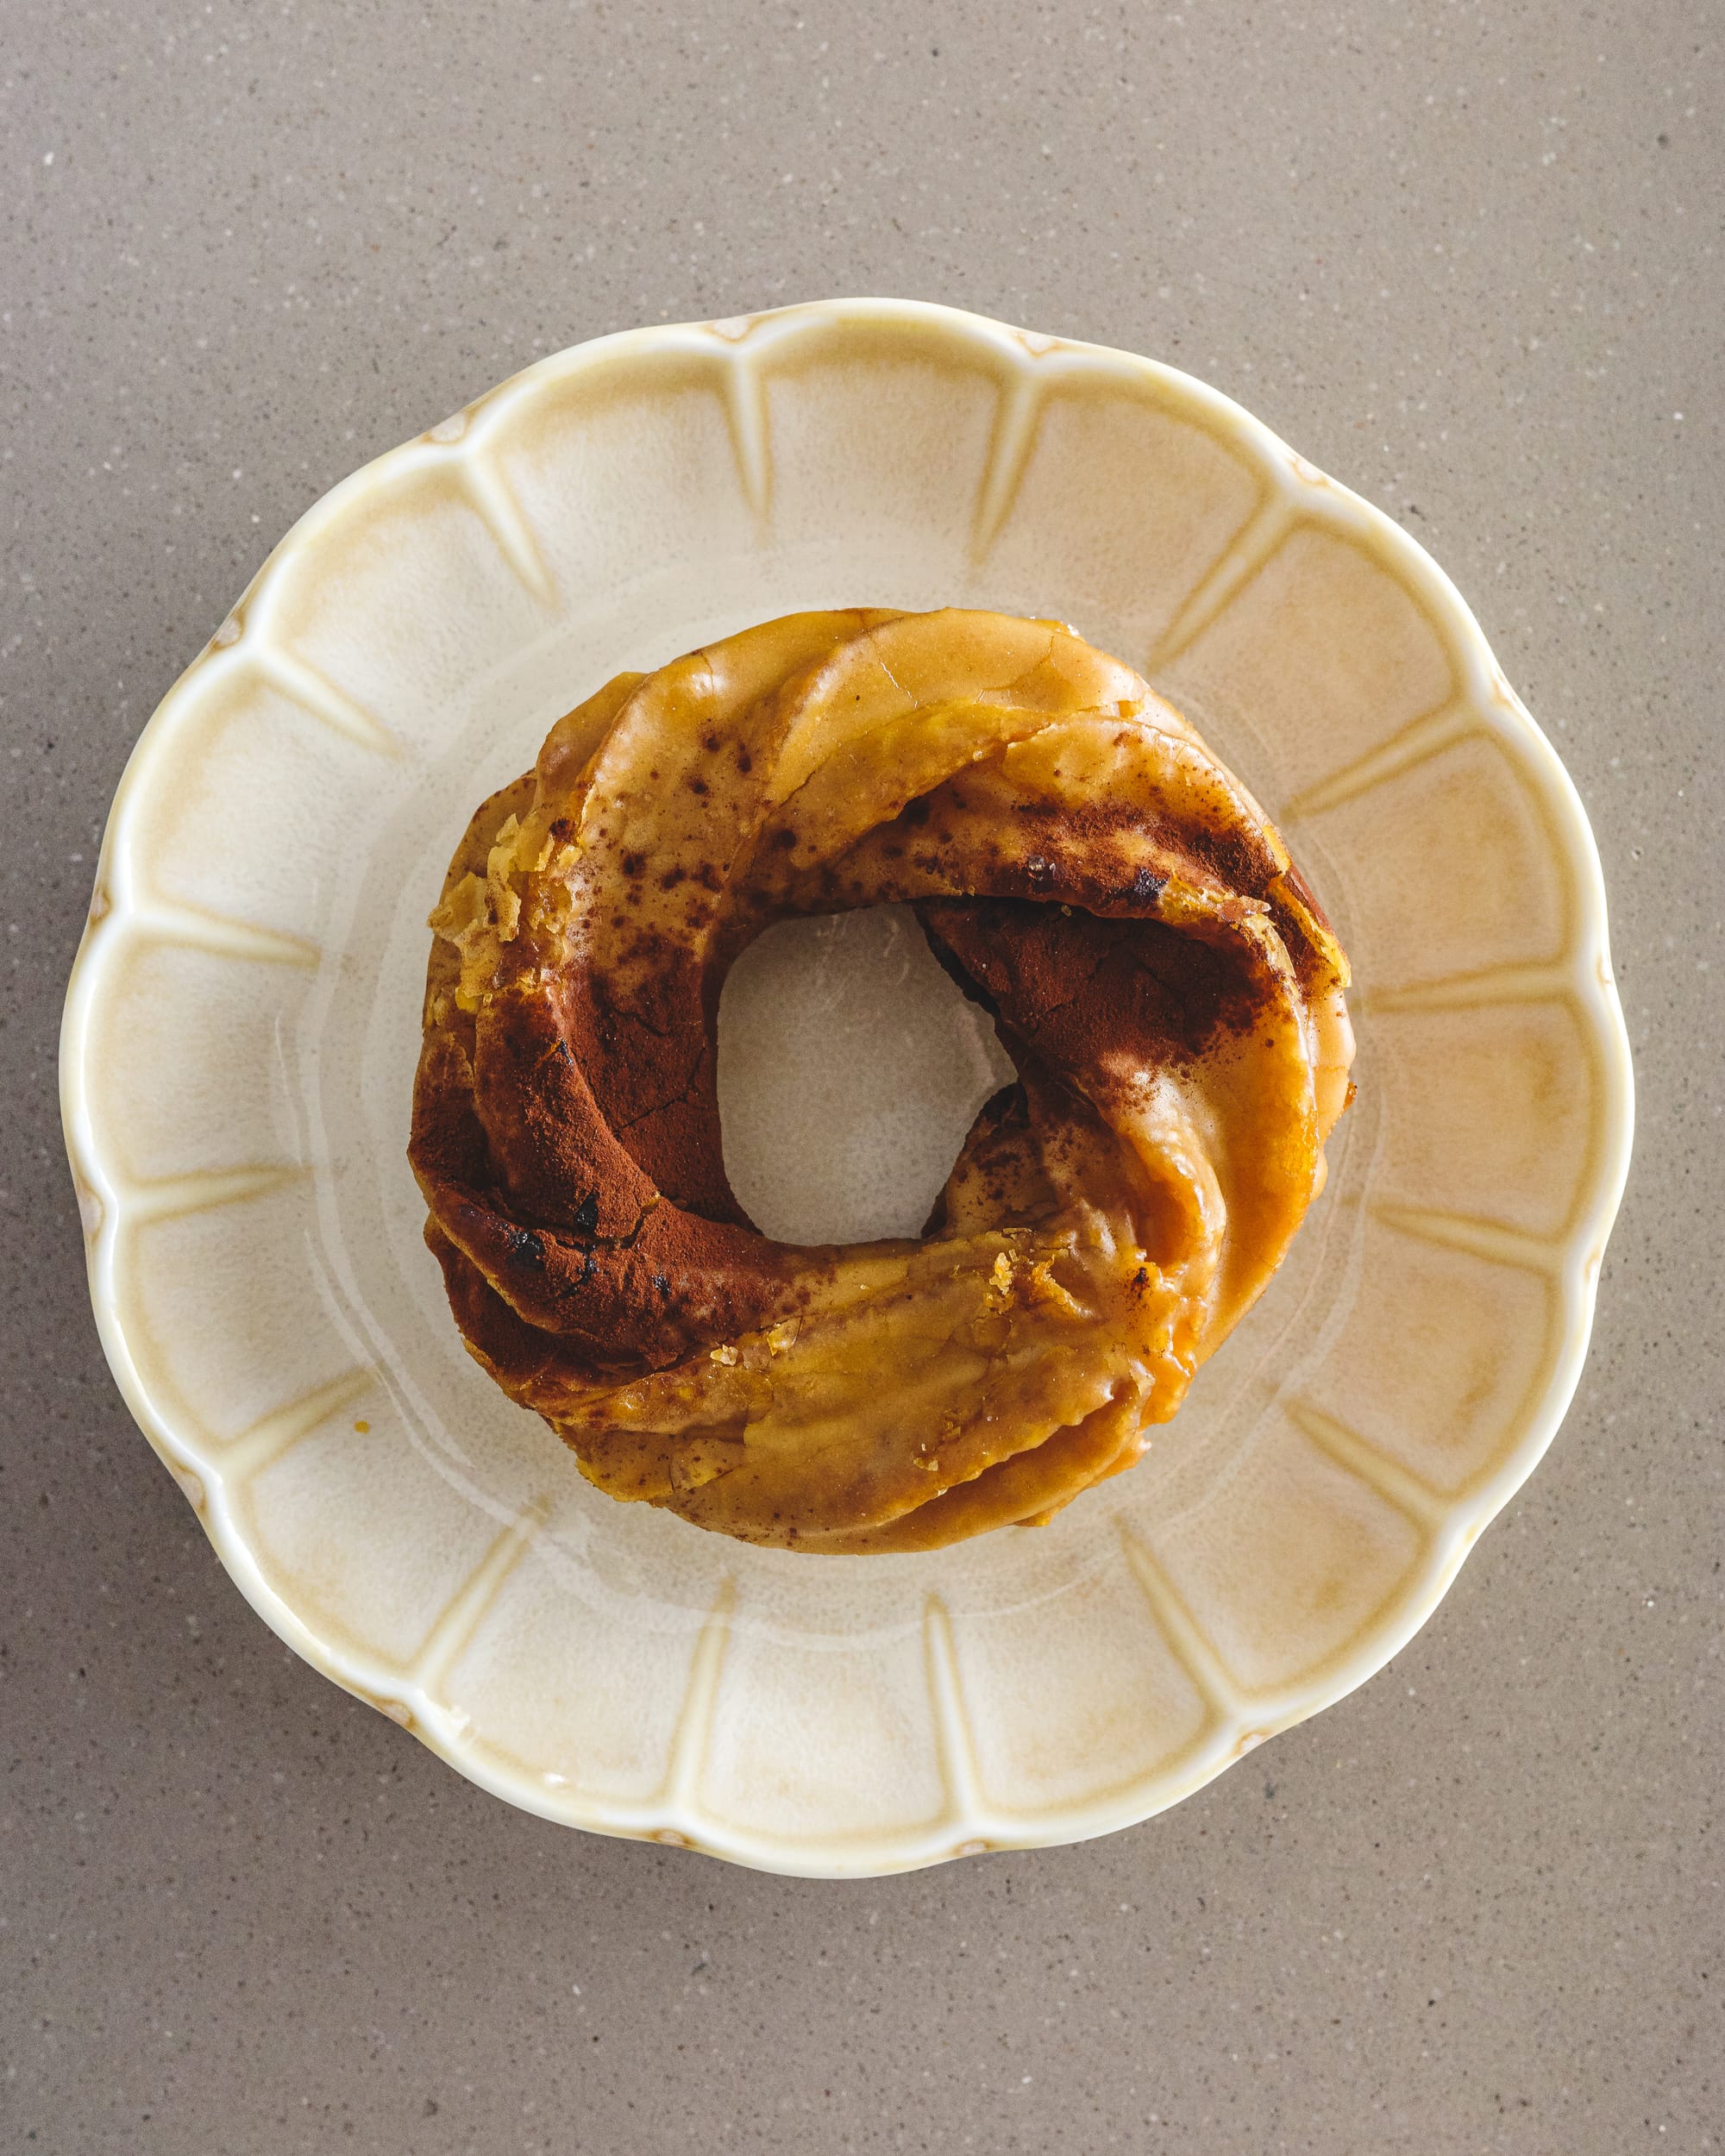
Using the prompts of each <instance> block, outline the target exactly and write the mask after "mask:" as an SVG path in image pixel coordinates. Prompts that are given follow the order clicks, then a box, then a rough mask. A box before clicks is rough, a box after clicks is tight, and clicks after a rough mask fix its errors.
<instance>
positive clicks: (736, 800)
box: [409, 609, 1352, 1551]
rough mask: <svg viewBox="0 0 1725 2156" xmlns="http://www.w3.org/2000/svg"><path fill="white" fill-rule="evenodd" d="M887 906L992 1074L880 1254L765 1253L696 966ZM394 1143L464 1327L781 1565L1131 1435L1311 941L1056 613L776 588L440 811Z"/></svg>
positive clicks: (991, 1499)
mask: <svg viewBox="0 0 1725 2156" xmlns="http://www.w3.org/2000/svg"><path fill="white" fill-rule="evenodd" d="M893 902H908V903H910V904H911V905H913V906H914V907H915V909H916V912H917V917H918V918H919V921H920V922H921V924H922V926H923V929H924V931H925V934H926V936H927V937H928V939H929V942H930V943H931V947H932V949H933V950H934V951H935V953H936V955H937V956H938V958H939V959H940V961H941V962H942V964H943V965H944V966H945V967H946V968H947V969H948V971H949V972H950V974H951V975H952V976H953V978H954V979H955V980H956V981H957V982H958V984H959V985H960V987H962V988H963V990H964V992H965V993H966V994H968V995H969V996H971V997H972V998H974V999H975V1000H976V1001H977V1002H978V1003H979V1004H981V1005H982V1006H983V1007H984V1008H985V1009H986V1010H987V1011H988V1012H989V1013H990V1014H991V1015H992V1017H993V1018H994V1022H995V1025H996V1026H997V1029H998V1031H999V1033H1000V1038H1001V1040H1002V1042H1003V1044H1005V1046H1006V1048H1007V1051H1008V1053H1009V1054H1010V1056H1012V1058H1013V1063H1014V1065H1015V1066H1016V1068H1017V1070H1018V1073H1019V1082H1018V1083H1017V1084H1016V1085H1015V1086H1013V1087H1007V1089H1006V1091H1005V1092H1004V1093H1002V1094H998V1095H997V1096H996V1097H995V1098H994V1100H991V1101H990V1102H989V1103H988V1105H987V1106H985V1108H984V1109H983V1110H982V1113H981V1114H980V1115H979V1116H978V1118H977V1119H976V1122H975V1125H974V1127H973V1128H972V1130H971V1131H970V1133H969V1137H968V1138H967V1139H966V1141H965V1144H964V1146H963V1150H961V1153H960V1155H959V1158H958V1161H957V1163H956V1165H955V1167H954V1169H953V1171H952V1175H951V1176H950V1180H949V1181H948V1184H947V1186H946V1188H945V1190H944V1193H943V1195H942V1198H941V1200H940V1202H939V1204H938V1206H937V1207H936V1209H935V1213H934V1216H933V1218H932V1219H931V1221H930V1223H929V1225H928V1228H927V1230H926V1231H925V1234H924V1236H923V1238H921V1239H920V1240H918V1241H902V1240H900V1241H894V1242H883V1243H875V1244H862V1245H857V1246H855V1247H852V1248H844V1247H839V1246H836V1245H835V1246H813V1247H809V1246H798V1245H791V1244H779V1243H774V1242H771V1241H768V1239H767V1238H764V1237H763V1236H762V1235H761V1234H760V1233H759V1232H757V1230H756V1228H755V1227H754V1225H753V1224H752V1223H751V1222H750V1220H749V1219H748V1218H747V1216H746V1215H745V1214H744V1213H743V1210H742V1208H741V1207H740V1206H739V1205H738V1204H737V1200H736V1197H735V1195H734V1194H733V1193H732V1191H731V1188H730V1185H729V1183H728V1181H726V1178H725V1174H724V1156H723V1150H722V1146H721V1143H720V1134H719V1122H718V1098H717V1089H716V1085H715V1067H714V1031H715V1025H714V1022H715V1017H716V1012H717V1006H718V993H719V989H720V987H721V986H722V984H723V981H724V975H725V973H726V971H727V969H728V968H729V967H730V965H731V962H732V961H733V960H734V958H735V957H736V956H737V952H738V951H739V950H742V949H743V946H744V945H745V944H746V943H748V942H749V941H750V939H751V938H752V937H755V936H756V935H758V934H759V933H760V932H761V931H762V929H763V928H765V927H766V926H768V924H770V923H771V922H773V921H775V920H777V919H781V918H785V917H787V916H789V915H793V914H806V913H820V912H838V911H843V910H845V909H847V908H850V907H853V906H875V905H883V904H888V903H893ZM432 925H433V927H434V928H435V929H436V931H437V936H436V942H435V943H434V945H433V950H432V956H431V961H430V969H429V974H428V980H427V989H426V999H425V1023H424V1039H423V1052H422V1055H421V1059H420V1064H419V1071H418V1075H417V1082H416V1087H415V1094H414V1112H413V1130H412V1138H411V1145H410V1149H409V1150H410V1155H411V1160H412V1163H413V1167H414V1169H415V1172H416V1174H417V1176H418V1179H419V1182H420V1186H421V1188H422V1189H423V1192H424V1194H425V1199H426V1203H427V1206H428V1207H429V1210H430V1219H428V1222H427V1225H426V1239H427V1242H428V1243H429V1244H430V1248H431V1250H433V1252H434V1253H435V1254H436V1257H437V1258H438V1261H439V1263H441V1265H442V1269H443V1275H444V1279H445V1282H446V1284H447V1287H448V1290H449V1301H450V1306H451V1308H452V1310H453V1312H454V1314H455V1320H456V1323H457V1325H458V1326H459V1327H460V1328H461V1333H462V1335H463V1337H464V1338H465V1340H466V1341H467V1345H468V1347H469V1349H470V1351H472V1352H473V1353H474V1356H475V1357H477V1359H478V1360H479V1361H480V1363H481V1364H482V1365H483V1366H484V1367H485V1368H486V1369H488V1370H489V1371H490V1372H491V1374H492V1376H493V1377H494V1378H495V1379H496V1380H497V1382H499V1384H500V1385H501V1386H502V1387H503V1388H504V1389H505V1391H506V1392H507V1393H509V1394H510V1395H511V1397H513V1398H514V1399H516V1400H517V1401H521V1402H522V1403H523V1404H524V1405H526V1406H529V1407H534V1408H536V1410H537V1411H538V1412H539V1413H541V1414H543V1416H544V1417H545V1418H546V1419H547V1420H548V1421H549V1422H550V1423H551V1425H552V1426H553V1427H554V1428H555V1429H556V1430H557V1431H558V1432H559V1433H560V1434H561V1436H562V1437H563V1438H565V1440H566V1441H567V1442H568V1444H569V1445H571V1446H572V1447H573V1448H574V1451H575V1453H576V1455H577V1457H578V1459H579V1461H580V1465H581V1468H582V1471H583V1472H584V1473H585V1474H586V1476H588V1477H589V1479H590V1480H592V1481H593V1482H596V1483H598V1484H599V1487H601V1488H602V1489H606V1490H608V1491H610V1492H611V1493H612V1495H616V1496H618V1497H620V1498H627V1499H642V1500H645V1501H649V1502H650V1503H653V1504H656V1505H660V1506H664V1507H669V1508H670V1509H672V1510H674V1511H676V1512H678V1513H680V1514H682V1515H683V1516H684V1517H685V1518H687V1519H689V1520H693V1521H694V1522H696V1523H697V1524H699V1525H700V1526H708V1527H712V1528H716V1529H718V1530H720V1531H722V1532H727V1533H731V1534H733V1535H737V1536H740V1537H742V1538H743V1539H747V1540H751V1541H756V1542H765V1543H772V1544H777V1545H782V1546H786V1547H790V1548H798V1549H806V1550H811V1551H881V1550H904V1549H915V1548H927V1547H931V1546H934V1545H938V1544H942V1543H946V1542H950V1541H954V1540H957V1539H961V1538H962V1537H964V1536H967V1535H971V1534H975V1533H978V1532H982V1531H984V1530H985V1529H988V1528H990V1527H993V1526H999V1525H1002V1524H1005V1523H1007V1522H1008V1521H1013V1520H1017V1521H1032V1520H1044V1519H1046V1518H1047V1517H1049V1516H1050V1515H1051V1514H1052V1513H1053V1512H1054V1511H1057V1509H1059V1507H1061V1506H1062V1505H1063V1504H1065V1503H1067V1502H1069V1501H1070V1499H1071V1498H1072V1497H1073V1496H1075V1495H1077V1494H1078V1492H1079V1491H1081V1490H1082V1489H1084V1488H1086V1487H1088V1485H1090V1484H1091V1483H1093V1482H1097V1481H1099V1480H1101V1478H1102V1477H1103V1476H1107V1475H1109V1474H1112V1473H1114V1472H1117V1471H1119V1470H1120V1469H1121V1468H1122V1467H1125V1466H1128V1465H1130V1464H1131V1463H1132V1460H1134V1459H1136V1458H1137V1457H1138V1455H1139V1453H1140V1452H1141V1451H1142V1450H1143V1447H1144V1445H1145V1442H1146V1435H1147V1432H1148V1429H1149V1427H1150V1426H1151V1425H1153V1424H1154V1423H1155V1422H1157V1421H1160V1420H1166V1419H1167V1417H1168V1416H1169V1415H1170V1414H1172V1413H1174V1411H1175V1409H1176V1407H1177V1406H1178V1405H1179V1402H1180V1400H1181V1398H1182V1396H1183V1395H1184V1392H1185V1390H1186V1388H1187V1386H1188V1384H1189V1382H1190V1379H1191V1376H1192V1374H1193V1372H1194V1370H1195V1369H1196V1367H1197V1366H1198V1364H1199V1363H1201V1361H1202V1360H1203V1358H1204V1357H1206V1356H1207V1355H1208V1354H1209V1353H1210V1352H1211V1351H1213V1350H1214V1347H1215V1346H1216V1345H1217V1344H1219V1342H1220V1339H1221V1338H1223V1337H1225V1335H1226V1332H1227V1331H1228V1330H1229V1329H1230V1327H1231V1326H1233V1323H1234V1322H1235V1321H1236V1320H1237V1319H1238V1318H1239V1315H1240V1313H1242V1312H1243V1311H1244V1310H1245V1308H1246V1307H1248V1306H1249V1304H1250V1303H1251V1300H1253V1298H1254V1297H1255V1296H1256V1295H1257V1294H1258V1292H1259V1291H1260V1290H1261V1288H1262V1287H1263V1285H1264V1282H1265V1281H1266V1280H1267V1279H1268V1278H1269V1276H1270V1274H1271V1273H1272V1272H1273V1271H1274V1269H1275V1268H1276V1266H1277V1263H1279V1262H1280V1260H1281V1257H1282V1256H1283V1251H1284V1250H1286V1248H1287V1244H1288V1242H1289V1238H1291V1236H1292V1235H1293V1233H1294V1232H1295V1229H1296V1228H1297V1226H1298V1225H1299V1222H1300V1219H1301V1217H1302V1214H1303V1213H1304V1211H1305V1209H1306V1206H1307V1205H1308V1203H1309V1201H1310V1200H1311V1199H1312V1198H1313V1197H1314V1195H1315V1194H1316V1193H1317V1191H1318V1189H1319V1188H1320V1187H1321V1181H1322V1175H1323V1144H1324V1141H1325V1139H1326V1138H1327V1135H1328V1132H1329V1131H1330V1129H1331V1127H1332V1126H1333V1124H1334V1122H1335V1119H1336V1118H1337V1116H1338V1115H1339V1112H1341V1109H1342V1107H1343V1106H1345V1105H1346V1099H1347V1098H1348V1097H1349V1092H1350V1088H1349V1086H1348V1079H1347V1072H1348V1066H1349V1062H1350V1061H1351V1058H1352V1036H1351V1034H1350V1032H1349V1030H1348V1025H1347V1018H1346V1004H1345V1002H1344V1000H1343V991H1344V989H1345V988H1346V981H1347V969H1346V960H1345V959H1344V957H1343V956H1342V954H1341V951H1340V950H1339V947H1338V945H1337V943H1336V941H1335V938H1334V936H1333V933H1332V931H1331V930H1330V928H1329V925H1328V924H1327V921H1326V920H1325V918H1324V916H1323V914H1322V912H1320V909H1319V907H1318V905H1317V902H1316V900H1315V899H1314V897H1313V895H1312V893H1311V892H1310V890H1309V888H1308V887H1307V885H1306V884H1305V882H1304V881H1303V880H1302V878H1301V877H1300V875H1299V874H1298V872H1297V870H1295V868H1293V866H1292V864H1291V862H1289V857H1288V855H1287V851H1286V849H1285V848H1284V847H1283V843H1282V841H1281V839H1280V837H1278V835H1277V832H1276V831H1275V830H1274V829H1273V827H1272V826H1271V825H1270V823H1269V822H1268V820H1267V819H1266V818H1264V814H1263V812H1262V811H1261V810H1260V809H1259V808H1258V805H1257V804H1256V803H1255V802H1254V801H1253V800H1252V799H1251V796H1250V795H1249V794H1248V793H1245V789H1244V788H1243V787H1240V785H1239V782H1238V780H1235V779H1234V778H1233V776H1232V774H1229V773H1228V772H1227V771H1226V769H1225V768H1223V767H1222V766H1221V765H1220V763H1218V762H1217V761H1216V760H1215V759H1214V757H1213V756H1212V755H1210V753H1209V752H1208V749H1205V747H1204V745H1203V743H1201V741H1200V740H1199V739H1198V737H1197V736H1196V735H1195V733H1194V732H1193V731H1192V730H1191V728H1190V727H1189V726H1188V725H1187V724H1186V723H1185V721H1184V720H1183V719H1182V718H1180V717H1179V715H1178V714H1177V713H1176V712H1175V711H1172V710H1171V709H1170V707H1169V706H1168V705H1165V704H1164V703H1163V702H1161V700H1160V699H1157V697H1156V696H1154V695H1153V693H1151V690H1150V689H1149V688H1148V686H1146V685H1145V682H1144V681H1143V680H1140V679H1139V678H1138V676H1137V675H1136V674H1132V672H1131V671H1130V670H1129V669H1128V668H1126V667H1123V666H1121V665H1120V663H1119V661H1115V660H1113V659H1110V658H1108V657H1107V656H1106V655H1104V654H1101V653H1100V652H1097V651H1095V650H1093V649H1091V648H1090V647H1089V646H1088V645H1087V644H1085V643H1084V642H1082V640H1081V639H1079V638H1078V637H1077V636H1076V635H1075V634H1074V633H1073V632H1072V631H1071V630H1068V629H1066V628H1064V627H1063V625H1061V624H1057V623H1051V622H1032V621H1024V620H1019V619H1018V618H1016V617H1010V616H1003V615H994V614H983V613H974V612H965V611H958V610H946V611H942V612H939V613H935V614H929V615H896V614H892V613H889V612H886V611H873V610H862V609H858V610H851V611H843V612H832V613H821V614H805V615H793V616H790V617H786V618H785V619H783V620H781V621H777V622H770V623H767V624H763V625H762V627H760V628H758V629H755V630H747V631H745V632H743V634H742V635H740V636H733V637H730V638H728V639H726V640H725V641H724V642H722V643H718V644H716V645H713V646H712V647H710V648H708V649H706V650H702V651H698V652H693V653H691V654H689V655H687V656H686V657H684V658H682V659H680V660H677V661H674V662H672V663H671V664H670V665H669V666H667V667H662V668H660V669H659V670H658V671H657V672H656V673H655V674H649V675H644V676H643V675H636V674H624V675H619V676H618V678H617V679H616V680H614V681H612V682H610V683H608V684H607V685H606V686H605V688H603V689H602V690H600V691H599V693H598V694H597V695H596V696H594V697H593V698H591V699H589V700H588V702H587V703H586V704H585V705H581V706H580V707H579V708H578V709H577V710H576V711H572V712H571V713H569V714H568V717H567V718H563V719H561V720H560V721H559V722H558V724H557V725H556V726H555V727H554V728H553V730H552V731H551V734H550V736H549V737H548V739H547V741H546V743H545V744H544V747H543V749H542V750H541V753H540V755H539V759H538V761H537V764H536V768H535V769H534V770H533V771H531V772H530V773H528V774H524V777H522V778H521V779H519V780H516V781H515V783H514V784H513V785H512V786H510V787H505V788H504V790H503V791H502V792H501V793H498V794H495V795H493V796H492V798H491V799H490V800H488V801H486V803H485V804H484V805H482V806H481V808H480V810H479V812H478V813H477V814H476V815H475V816H474V819H473V822H472V823H471V824H470V825H469V826H468V829H467V833H466V836H465V837H464V838H463V840H462V842H461V846H460V847H459V848H458V849H457V850H456V853H455V859H454V861H453V862H452V863H451V865H450V868H449V875H448V878H447V879H446V881H445V885H444V892H443V899H442V904H441V905H440V906H439V908H438V910H437V912H436V913H435V914H434V915H433V917H432Z"/></svg>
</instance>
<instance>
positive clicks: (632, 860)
mask: <svg viewBox="0 0 1725 2156" xmlns="http://www.w3.org/2000/svg"><path fill="white" fill-rule="evenodd" d="M620 865H621V867H622V869H623V873H624V875H625V876H627V877H628V878H629V880H630V882H631V883H633V882H634V881H636V879H637V877H638V876H639V875H640V874H641V872H642V870H643V868H646V866H647V856H646V855H645V854H637V853H625V854H624V855H623V856H622V858H621V863H620Z"/></svg>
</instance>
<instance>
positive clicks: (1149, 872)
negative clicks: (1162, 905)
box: [1120, 868, 1168, 906]
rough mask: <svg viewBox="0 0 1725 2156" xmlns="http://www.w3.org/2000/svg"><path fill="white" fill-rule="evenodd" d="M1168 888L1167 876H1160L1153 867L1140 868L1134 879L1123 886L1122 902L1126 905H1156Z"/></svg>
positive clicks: (1121, 890) (1133, 876)
mask: <svg viewBox="0 0 1725 2156" xmlns="http://www.w3.org/2000/svg"><path fill="white" fill-rule="evenodd" d="M1167 888H1168V879H1167V877H1166V876H1158V875H1157V874H1156V873H1155V871H1154V870H1153V869H1150V868H1139V869H1138V870H1136V871H1135V872H1134V874H1133V875H1132V881H1131V882H1130V883H1127V884H1125V885H1123V886H1122V887H1121V889H1120V902H1121V904H1122V905H1125V906H1154V905H1155V904H1156V902H1157V899H1159V898H1160V897H1161V896H1162V894H1163V893H1164V891H1165V890H1166V889H1167Z"/></svg>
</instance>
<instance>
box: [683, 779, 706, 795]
mask: <svg viewBox="0 0 1725 2156" xmlns="http://www.w3.org/2000/svg"><path fill="white" fill-rule="evenodd" d="M683 783H684V785H685V786H687V788H688V790H689V792H690V793H698V794H699V795H700V796H701V797H702V799H706V792H707V784H706V780H705V779H701V778H693V777H692V778H688V779H686V780H684V781H683Z"/></svg>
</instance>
